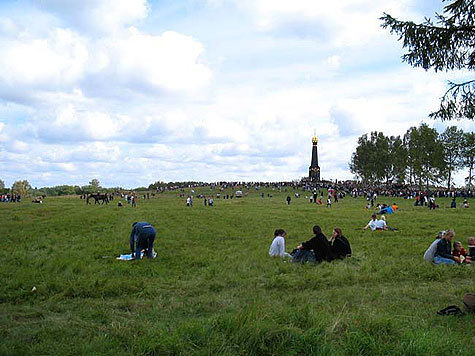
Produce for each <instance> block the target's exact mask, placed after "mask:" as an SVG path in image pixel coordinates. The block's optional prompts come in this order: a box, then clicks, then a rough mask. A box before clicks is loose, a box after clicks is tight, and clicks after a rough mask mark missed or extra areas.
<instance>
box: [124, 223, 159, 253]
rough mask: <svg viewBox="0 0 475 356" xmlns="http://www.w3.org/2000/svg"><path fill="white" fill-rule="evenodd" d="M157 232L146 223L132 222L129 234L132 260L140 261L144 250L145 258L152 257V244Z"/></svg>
mask: <svg viewBox="0 0 475 356" xmlns="http://www.w3.org/2000/svg"><path fill="white" fill-rule="evenodd" d="M156 235H157V231H156V230H155V228H154V227H153V226H152V224H149V223H147V222H134V223H133V224H132V231H131V232H130V251H131V252H132V258H133V259H134V260H140V258H141V257H142V250H145V256H147V257H148V258H153V257H154V251H153V243H154V241H155V236H156Z"/></svg>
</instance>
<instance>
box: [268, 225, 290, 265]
mask: <svg viewBox="0 0 475 356" xmlns="http://www.w3.org/2000/svg"><path fill="white" fill-rule="evenodd" d="M286 237H287V233H286V232H285V231H284V230H282V229H277V230H275V231H274V240H272V243H271V245H270V247H269V256H270V257H282V258H284V257H290V258H292V256H291V255H290V254H288V253H287V252H285V238H286Z"/></svg>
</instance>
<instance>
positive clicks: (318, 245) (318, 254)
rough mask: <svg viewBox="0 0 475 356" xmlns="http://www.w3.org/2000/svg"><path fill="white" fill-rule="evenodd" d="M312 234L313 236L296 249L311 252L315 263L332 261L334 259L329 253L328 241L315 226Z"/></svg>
mask: <svg viewBox="0 0 475 356" xmlns="http://www.w3.org/2000/svg"><path fill="white" fill-rule="evenodd" d="M313 233H314V234H315V236H313V237H312V238H311V239H310V240H308V241H306V242H302V244H301V245H300V246H298V247H297V248H298V249H299V250H312V251H313V253H314V255H315V260H316V262H322V261H328V262H330V261H332V260H333V259H334V257H333V254H332V251H331V247H330V243H329V242H328V239H327V238H326V237H325V235H323V233H322V229H321V228H320V226H318V225H315V226H314V227H313Z"/></svg>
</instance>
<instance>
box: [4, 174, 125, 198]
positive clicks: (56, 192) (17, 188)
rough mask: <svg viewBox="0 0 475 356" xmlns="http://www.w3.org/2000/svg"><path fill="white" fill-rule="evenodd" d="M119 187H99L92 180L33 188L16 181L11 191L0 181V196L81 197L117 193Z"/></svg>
mask: <svg viewBox="0 0 475 356" xmlns="http://www.w3.org/2000/svg"><path fill="white" fill-rule="evenodd" d="M122 190H123V189H122V188H121V187H113V188H104V187H101V185H100V182H99V180H98V179H95V178H94V179H92V180H91V181H90V182H89V184H87V185H83V186H79V185H58V186H54V187H44V188H33V187H32V186H31V185H30V183H29V182H28V180H26V179H24V180H17V181H15V182H14V183H13V185H12V187H11V189H9V188H7V187H5V182H4V181H3V180H1V179H0V194H6V193H13V194H19V195H21V196H22V197H25V196H30V195H34V196H37V195H47V196H60V195H74V194H76V195H82V194H90V193H96V192H99V191H100V192H108V193H113V192H118V191H122Z"/></svg>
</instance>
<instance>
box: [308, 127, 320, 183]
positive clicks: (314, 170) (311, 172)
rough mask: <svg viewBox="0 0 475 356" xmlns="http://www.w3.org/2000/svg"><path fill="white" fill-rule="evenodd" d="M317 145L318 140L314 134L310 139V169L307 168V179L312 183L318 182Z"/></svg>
mask: <svg viewBox="0 0 475 356" xmlns="http://www.w3.org/2000/svg"><path fill="white" fill-rule="evenodd" d="M317 144H318V138H317V136H316V133H315V134H314V136H313V138H312V163H311V164H310V167H309V168H308V178H309V179H310V180H311V181H312V182H320V167H319V166H318V149H317Z"/></svg>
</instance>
